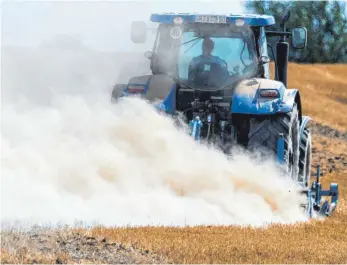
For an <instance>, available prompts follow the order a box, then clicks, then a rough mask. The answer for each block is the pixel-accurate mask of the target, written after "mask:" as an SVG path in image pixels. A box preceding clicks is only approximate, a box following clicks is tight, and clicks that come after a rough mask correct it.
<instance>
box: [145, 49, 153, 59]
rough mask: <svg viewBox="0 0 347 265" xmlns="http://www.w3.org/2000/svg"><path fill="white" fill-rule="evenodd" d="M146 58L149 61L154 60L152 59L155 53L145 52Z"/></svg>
mask: <svg viewBox="0 0 347 265" xmlns="http://www.w3.org/2000/svg"><path fill="white" fill-rule="evenodd" d="M145 57H146V58H147V59H152V57H153V52H151V51H145Z"/></svg>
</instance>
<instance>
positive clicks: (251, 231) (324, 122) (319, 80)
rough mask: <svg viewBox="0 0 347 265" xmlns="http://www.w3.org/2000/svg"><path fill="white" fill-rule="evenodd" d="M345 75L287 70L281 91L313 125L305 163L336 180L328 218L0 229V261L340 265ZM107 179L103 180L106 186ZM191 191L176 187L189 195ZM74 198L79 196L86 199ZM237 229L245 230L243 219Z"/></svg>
mask: <svg viewBox="0 0 347 265" xmlns="http://www.w3.org/2000/svg"><path fill="white" fill-rule="evenodd" d="M346 72H347V66H346V65H299V64H290V66H289V87H297V88H299V89H300V92H301V93H302V95H303V96H302V98H303V109H304V112H305V113H306V114H307V115H310V116H311V117H312V118H313V119H314V122H313V123H312V132H313V165H316V164H318V163H320V164H321V165H322V173H323V177H322V183H323V185H327V184H328V183H330V182H338V183H339V186H340V200H339V205H338V208H337V211H336V212H335V213H334V216H333V217H331V218H326V219H324V220H313V221H309V222H300V221H298V223H296V224H273V225H270V227H268V228H261V227H260V228H257V227H243V228H242V227H237V226H234V225H230V226H228V225H226V224H223V225H207V226H201V225H199V226H193V225H192V224H190V225H191V226H190V227H163V226H158V225H156V226H154V227H153V226H146V227H128V228H125V227H124V228H110V227H109V226H108V227H107V226H104V225H101V226H95V227H93V228H69V227H63V228H60V229H58V230H52V229H48V230H47V229H43V228H40V229H38V230H31V231H29V232H25V231H21V229H17V230H16V229H12V230H11V229H3V230H2V231H1V263H79V262H82V263H346V262H347V254H346V253H347V237H346V234H347V204H346V200H347V189H346V186H347V137H346V133H347V124H346V119H345V118H344V117H345V113H347V104H346V99H347V95H346V91H347V82H346V81H345V78H344V74H345V73H346ZM313 92H315V93H314V94H313ZM332 112H333V115H332ZM129 140H130V139H129ZM137 151H138V152H140V153H141V152H144V151H145V150H143V149H142V150H137ZM114 169H115V168H114ZM104 170H106V169H104ZM107 177H108V178H107ZM113 177H114V175H112V174H111V175H105V178H106V180H107V181H112V178H113ZM205 185H206V184H205ZM170 187H171V188H173V186H170ZM192 187H193V186H186V187H181V188H185V189H186V192H189V189H191V188H192ZM70 188H71V189H72V190H70V193H71V192H77V193H78V189H77V186H75V190H74V189H73V188H74V187H71V186H70ZM200 188H201V187H200ZM87 191H88V189H87ZM78 194H80V196H82V198H83V196H88V194H81V193H78ZM181 196H183V197H184V196H185V195H184V194H183V195H181ZM187 196H189V195H187ZM5 203H6V202H5ZM138 203H140V202H138ZM151 203H155V201H152V202H151ZM2 205H4V202H2ZM220 205H221V204H220ZM108 206H109V207H110V208H109V209H110V220H109V222H108V225H110V223H112V220H111V219H112V216H115V215H114V213H112V204H108ZM167 207H170V205H168V206H167ZM168 210H169V209H168ZM245 211H247V209H246V210H245ZM144 212H146V211H144ZM171 214H174V213H173V212H172V211H171ZM233 214H235V212H234V213H233ZM115 219H116V218H115ZM196 219H198V217H197V218H196ZM206 220H208V218H207V219H206ZM197 221H198V220H197ZM241 223H244V224H247V222H246V221H245V220H242V222H241ZM115 225H117V224H115ZM323 238H324V240H322V239H323Z"/></svg>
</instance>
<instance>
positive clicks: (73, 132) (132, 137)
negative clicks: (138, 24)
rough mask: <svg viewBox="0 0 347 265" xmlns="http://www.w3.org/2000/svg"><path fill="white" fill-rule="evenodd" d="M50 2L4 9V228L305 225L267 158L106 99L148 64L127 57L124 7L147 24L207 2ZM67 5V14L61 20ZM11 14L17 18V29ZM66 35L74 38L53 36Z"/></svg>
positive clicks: (146, 107) (288, 187)
mask: <svg viewBox="0 0 347 265" xmlns="http://www.w3.org/2000/svg"><path fill="white" fill-rule="evenodd" d="M50 4H51V6H50ZM50 4H48V3H35V4H32V5H30V4H29V3H23V4H22V5H23V6H21V4H20V3H14V4H12V5H11V4H10V3H7V5H4V6H3V11H4V12H6V8H7V10H8V12H6V13H3V17H4V20H3V27H4V33H5V34H4V35H3V39H2V41H3V44H4V45H3V46H2V69H1V70H2V109H1V120H2V121H1V143H2V145H1V152H2V154H1V221H2V223H5V222H15V221H29V222H34V223H35V222H36V223H37V222H51V223H56V222H62V223H67V224H73V223H74V222H75V221H76V220H79V221H83V222H87V223H92V222H96V223H98V224H103V225H112V226H121V225H199V224H243V225H262V224H265V223H269V222H281V223H290V222H296V221H300V220H305V219H306V218H305V216H304V215H303V214H302V213H301V210H300V209H299V200H300V198H299V197H298V195H297V194H296V193H295V192H294V184H293V183H292V182H291V181H289V180H285V179H282V178H280V177H279V172H278V171H277V170H276V168H275V167H274V164H273V162H272V161H268V162H266V163H262V164H256V163H255V162H254V161H252V160H251V159H250V158H248V157H247V156H246V155H244V154H239V155H237V156H236V157H234V158H233V160H230V159H228V158H227V157H225V156H224V155H223V154H222V153H220V152H218V151H217V150H214V149H212V148H209V147H207V146H205V145H198V144H196V143H195V142H194V141H193V140H192V139H191V138H190V137H189V135H187V134H186V133H185V132H184V131H183V129H179V128H177V127H176V126H175V123H174V121H173V120H172V119H171V118H170V117H168V116H166V115H164V114H161V113H158V112H157V111H156V110H155V109H154V108H153V107H152V106H151V105H150V104H148V103H147V102H145V101H143V100H140V99H138V98H127V99H122V100H120V101H119V102H118V103H117V104H112V103H111V100H110V94H111V89H112V85H113V84H114V82H116V81H117V78H118V75H119V73H120V72H121V69H122V67H124V66H127V67H128V68H126V69H130V70H131V71H133V72H127V71H125V72H127V73H125V72H124V71H123V72H124V73H125V74H128V75H132V74H142V73H143V72H147V71H148V65H149V62H148V61H146V60H145V59H143V56H142V54H143V50H141V49H140V48H135V47H133V49H134V50H136V54H134V53H131V51H132V49H130V48H129V47H130V46H131V44H130V41H129V32H128V30H129V28H127V25H128V24H129V23H130V21H131V19H130V18H127V19H128V20H127V22H126V23H123V24H122V19H125V17H126V16H125V15H124V12H125V11H127V14H134V16H135V15H139V16H140V15H141V16H143V19H148V15H149V13H150V11H151V10H155V11H161V8H162V9H163V11H169V10H167V9H172V11H182V12H186V11H194V10H192V9H194V8H197V9H196V10H195V11H200V12H202V11H206V10H207V11H208V12H211V6H212V5H211V3H209V4H208V3H207V4H206V6H204V5H203V4H201V3H200V4H198V3H192V4H190V3H189V4H187V3H184V4H182V2H181V3H180V2H176V3H173V2H171V3H169V2H168V3H167V5H164V4H163V2H161V5H160V6H159V4H158V2H153V3H149V2H146V3H138V4H137V5H138V6H137V8H139V9H136V7H135V6H136V4H135V3H127V5H128V6H127V5H125V4H124V3H122V4H119V6H118V7H117V5H118V3H112V2H111V3H110V4H109V6H107V4H105V3H99V4H97V3H95V2H90V3H88V2H82V3H74V4H72V3H66V2H65V3H54V4H53V3H50ZM40 5H41V6H40ZM225 5H229V6H230V7H233V8H234V10H236V9H238V10H241V7H240V4H239V3H237V2H229V3H228V4H226V3H225V2H224V6H223V5H218V4H216V2H214V3H213V7H215V11H222V10H225ZM179 7H181V9H180V8H179ZM64 8H65V10H68V11H67V12H66V13H65V16H67V17H62V13H59V12H61V10H64ZM143 8H146V9H143ZM165 8H166V9H165ZM218 8H219V9H218ZM59 10H60V11H59ZM92 11H93V12H92ZM40 12H42V13H40ZM47 12H48V13H47ZM223 12H225V11H223ZM4 14H5V15H4ZM35 14H36V15H35ZM37 14H41V20H40V16H39V15H37ZM91 14H93V16H91ZM11 16H12V17H11ZM18 16H21V18H22V19H23V20H24V21H21V20H20V21H18V22H17V24H14V21H15V20H16V19H17V18H18ZM32 17H35V19H36V24H35V23H34V22H32V21H31V20H30V19H31V18H32ZM86 17H89V20H88V19H87V18H86ZM25 18H26V19H28V20H30V21H31V24H30V23H29V22H28V24H30V25H31V26H32V27H34V26H37V28H35V29H34V28H32V29H31V30H27V31H25V32H31V33H32V34H33V36H32V35H30V36H29V37H28V38H27V41H28V43H24V42H25V40H26V38H25V36H23V34H24V30H23V28H21V25H24V24H25ZM112 18H114V23H111V21H113V20H112ZM129 19H130V20H129ZM46 20H47V21H50V23H48V22H47V23H44V22H45V21H46ZM100 20H101V21H100ZM53 22H54V23H53ZM93 22H95V23H93ZM128 22H129V23H128ZM60 24H63V25H60ZM64 25H65V26H64ZM115 25H116V26H115ZM68 28H69V29H72V30H71V32H68V35H69V36H70V37H67V36H63V37H62V36H59V37H56V35H61V34H65V33H66V31H68V30H67V29H68ZM11 30H12V31H11ZM112 30H113V31H114V32H113V33H112V34H113V35H112V36H111V35H110V33H109V32H111V31H112ZM13 31H15V32H13ZM75 31H76V32H80V36H78V37H76V34H77V33H76V32H75ZM6 33H7V34H6ZM93 34H94V35H93ZM71 36H72V37H71ZM93 36H94V37H95V38H97V40H96V39H93ZM118 40H119V42H118ZM36 42H39V44H37V43H36ZM113 45H114V46H116V47H115V49H114V50H112V48H110V47H111V46H113ZM146 45H148V44H146ZM146 45H143V47H142V48H147V47H146ZM106 47H107V48H106ZM149 48H150V45H149ZM129 65H130V66H131V65H133V67H130V66H129ZM123 69H124V68H123ZM135 72H136V73H135Z"/></svg>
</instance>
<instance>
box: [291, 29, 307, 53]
mask: <svg viewBox="0 0 347 265" xmlns="http://www.w3.org/2000/svg"><path fill="white" fill-rule="evenodd" d="M306 45H307V29H306V28H305V27H297V28H293V30H292V46H293V48H294V49H303V48H305V47H306Z"/></svg>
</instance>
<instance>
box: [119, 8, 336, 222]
mask: <svg viewBox="0 0 347 265" xmlns="http://www.w3.org/2000/svg"><path fill="white" fill-rule="evenodd" d="M288 18H289V13H287V14H286V15H285V16H284V18H283V19H282V21H281V25H282V26H283V28H284V29H283V31H270V30H268V27H269V26H271V25H274V24H275V19H274V17H272V16H267V15H230V14H229V15H216V14H196V13H194V14H189V13H162V14H152V15H151V17H150V20H151V22H154V23H157V25H158V27H157V28H156V37H155V41H154V44H153V50H152V51H147V52H145V57H146V58H148V59H149V60H150V68H151V72H152V73H151V74H149V75H142V76H135V77H132V78H130V80H129V81H128V83H127V84H117V85H115V86H114V89H113V91H112V100H115V101H116V100H117V99H118V98H119V97H123V96H129V95H140V96H141V97H143V98H144V99H146V100H148V101H150V102H152V103H153V104H154V105H155V106H156V107H157V108H158V109H160V110H161V111H163V112H165V113H167V114H171V115H173V116H175V115H178V114H179V113H180V114H183V116H184V117H185V118H186V121H187V123H189V124H190V125H191V136H192V137H193V138H194V139H196V140H197V141H200V140H201V141H205V142H210V143H211V142H212V143H218V144H219V146H220V147H221V148H222V149H224V150H229V147H230V146H231V145H233V144H237V145H240V146H243V147H244V148H245V149H247V150H249V151H251V152H258V151H259V152H261V153H262V154H266V155H270V156H273V157H274V158H276V159H277V160H278V162H279V163H280V165H281V167H282V168H284V170H285V172H286V174H287V175H288V176H289V177H291V178H292V179H294V180H295V181H297V182H298V184H300V185H301V186H302V190H303V192H304V193H305V194H307V198H308V200H307V203H305V205H304V206H305V210H306V211H307V212H308V213H309V214H310V216H312V214H313V211H314V210H315V211H318V212H319V213H320V214H323V215H330V214H331V213H332V211H333V210H334V209H335V207H336V204H337V198H338V186H337V184H331V187H330V190H322V189H321V185H320V183H319V175H320V173H319V172H318V173H317V180H316V181H314V182H313V183H312V186H311V183H310V179H311V176H310V172H311V147H312V146H311V134H310V130H309V128H308V122H309V121H310V118H309V117H307V116H303V113H302V105H301V96H300V93H299V90H298V89H288V88H287V65H288V54H289V43H288V41H287V39H289V40H290V44H291V45H292V47H293V48H294V49H303V48H305V47H306V44H307V30H306V28H304V27H296V28H293V29H292V30H291V32H287V31H286V26H285V22H286V21H287V20H288ZM148 30H149V29H148V28H147V24H146V22H141V21H135V22H133V23H132V29H131V39H132V41H133V42H135V43H143V42H145V41H146V39H147V34H148ZM272 37H278V38H279V40H278V42H277V44H276V46H277V47H276V54H274V52H273V49H272V47H271V45H269V44H268V38H272ZM268 47H270V50H271V51H272V55H273V57H274V62H275V78H274V80H271V79H270V68H269V67H270V66H269V63H270V57H269V54H268ZM180 116H182V115H180ZM318 171H319V170H318ZM322 196H330V197H331V202H330V203H329V202H328V201H325V202H324V203H321V197H322Z"/></svg>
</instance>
